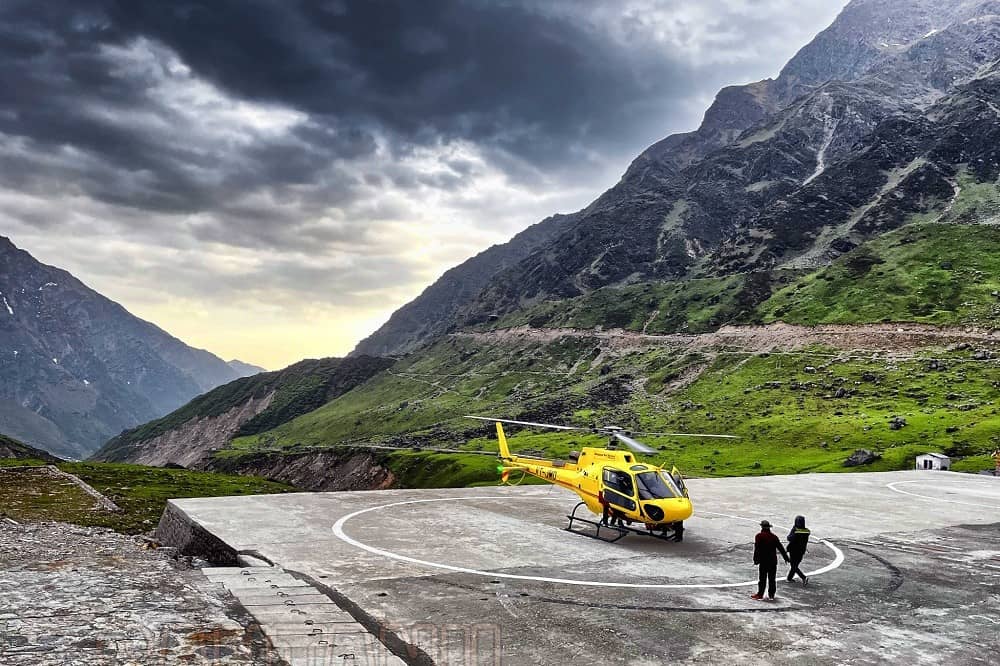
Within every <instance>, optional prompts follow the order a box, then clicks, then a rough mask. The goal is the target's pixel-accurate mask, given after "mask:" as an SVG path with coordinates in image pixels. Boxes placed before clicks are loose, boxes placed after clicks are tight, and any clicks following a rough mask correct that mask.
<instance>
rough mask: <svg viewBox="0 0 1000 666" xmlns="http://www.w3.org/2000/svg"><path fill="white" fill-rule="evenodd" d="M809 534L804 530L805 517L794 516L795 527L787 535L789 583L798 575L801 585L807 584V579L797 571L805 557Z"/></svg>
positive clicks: (799, 570)
mask: <svg viewBox="0 0 1000 666" xmlns="http://www.w3.org/2000/svg"><path fill="white" fill-rule="evenodd" d="M809 534H810V532H809V530H808V529H806V518H805V516H795V527H793V528H792V531H791V532H789V533H788V558H789V560H790V561H789V563H788V564H789V569H788V582H789V583H791V582H792V581H793V580H795V576H796V575H798V576H799V577H800V578H802V584H803V585H808V584H809V578H807V577H806V575H805V574H804V573H802V570H801V569H799V565H800V564H801V563H802V558H803V557H805V554H806V548H807V547H808V545H809Z"/></svg>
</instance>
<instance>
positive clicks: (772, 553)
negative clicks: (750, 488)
mask: <svg viewBox="0 0 1000 666" xmlns="http://www.w3.org/2000/svg"><path fill="white" fill-rule="evenodd" d="M778 553H781V557H782V559H784V560H785V562H787V561H788V553H787V552H785V547H784V546H783V545H781V539H779V538H778V537H777V536H775V535H774V534H773V533H772V532H771V523H769V522H768V521H766V520H762V521H760V533H759V534H758V535H757V536H756V537H755V538H754V542H753V563H754V564H756V565H757V566H758V567H759V569H760V575H759V577H758V579H757V594H752V595H750V598H751V599H763V598H764V586H765V585H766V586H767V596H768V598H769V599H771V600H772V601H773V600H774V592H775V589H776V587H777V583H776V581H775V576H776V575H777V573H778Z"/></svg>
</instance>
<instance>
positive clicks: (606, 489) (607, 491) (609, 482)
mask: <svg viewBox="0 0 1000 666" xmlns="http://www.w3.org/2000/svg"><path fill="white" fill-rule="evenodd" d="M601 481H602V482H603V483H602V484H601V486H602V488H601V490H602V491H603V493H604V499H605V500H606V501H607V503H608V504H610V505H611V506H617V507H621V508H623V509H626V510H628V511H635V507H636V504H635V500H633V499H632V498H633V497H634V496H635V484H633V483H632V475H631V474H629V473H628V472H623V471H621V470H617V469H612V468H610V467H605V468H604V473H603V474H602V475H601Z"/></svg>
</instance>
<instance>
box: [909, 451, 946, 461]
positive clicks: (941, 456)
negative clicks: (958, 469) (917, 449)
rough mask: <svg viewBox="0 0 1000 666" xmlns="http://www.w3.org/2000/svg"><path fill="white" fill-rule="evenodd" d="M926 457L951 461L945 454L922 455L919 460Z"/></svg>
mask: <svg viewBox="0 0 1000 666" xmlns="http://www.w3.org/2000/svg"><path fill="white" fill-rule="evenodd" d="M924 456H931V457H932V458H941V459H942V460H951V458H949V457H948V456H946V455H944V454H943V453H921V454H920V455H919V456H917V457H918V458H923V457H924Z"/></svg>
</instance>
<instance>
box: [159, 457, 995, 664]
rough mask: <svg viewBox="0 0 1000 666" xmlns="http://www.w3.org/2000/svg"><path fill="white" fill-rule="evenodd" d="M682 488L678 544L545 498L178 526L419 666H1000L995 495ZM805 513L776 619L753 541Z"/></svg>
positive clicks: (266, 504)
mask: <svg viewBox="0 0 1000 666" xmlns="http://www.w3.org/2000/svg"><path fill="white" fill-rule="evenodd" d="M689 485H690V488H691V496H692V499H693V500H694V503H695V516H694V517H693V518H692V519H691V520H690V521H688V523H687V532H686V534H685V540H684V542H683V543H680V544H675V543H667V542H663V541H659V540H655V539H649V538H646V537H641V536H629V537H626V538H625V539H623V540H622V541H619V542H618V543H615V544H607V543H602V542H599V541H595V540H593V539H588V538H586V537H583V536H579V535H574V534H571V533H567V532H566V531H564V530H563V528H564V527H565V526H566V522H567V521H566V513H567V512H568V511H569V510H571V509H572V507H573V505H574V504H575V497H576V496H575V495H572V494H570V493H568V492H566V491H563V490H560V489H558V488H554V487H550V486H531V487H519V488H475V489H461V490H433V491H405V490H397V491H378V492H352V493H316V494H296V495H274V496H259V497H230V498H220V499H204V500H203V499H189V500H176V501H174V502H172V506H171V508H170V509H169V511H172V512H173V513H174V514H176V516H181V517H182V518H183V519H184V520H189V521H190V522H191V523H193V524H196V525H199V526H201V527H202V528H204V529H205V530H207V531H208V532H209V533H211V534H212V535H214V536H215V537H218V538H219V539H221V540H222V541H223V542H225V544H227V545H228V546H229V547H231V548H233V549H234V550H237V551H257V552H258V553H259V554H261V555H262V556H264V557H266V558H267V559H269V560H271V561H273V562H274V563H275V564H276V565H279V566H280V567H281V568H283V569H284V570H285V571H287V572H291V573H293V574H302V575H303V578H304V579H305V580H311V581H313V582H314V583H316V584H317V585H318V586H320V587H328V588H332V589H331V590H329V591H330V592H331V594H332V595H333V596H334V597H336V599H337V600H338V601H339V602H340V603H341V605H342V606H344V607H346V608H349V609H352V610H353V611H354V612H355V615H358V614H360V615H363V616H365V617H369V618H372V619H374V620H376V621H377V622H378V624H379V627H380V630H381V631H382V632H383V633H384V634H386V635H391V636H392V638H393V640H396V642H397V644H398V642H399V640H400V639H401V640H402V642H403V643H406V644H409V645H412V646H415V647H416V648H419V650H420V651H422V652H414V653H413V654H412V655H410V656H406V655H404V661H409V662H410V663H420V660H423V661H422V663H427V660H428V658H430V659H431V660H433V661H434V662H436V663H442V664H444V663H447V664H491V665H492V664H500V663H502V664H559V663H569V662H574V661H580V662H581V663H582V662H584V661H586V662H588V663H594V664H635V665H645V664H661V663H672V662H676V661H681V660H684V661H694V662H704V663H792V662H795V663H803V662H804V663H831V664H833V663H873V664H874V663H885V662H887V661H891V662H899V663H910V664H919V663H928V664H931V663H940V662H942V661H944V660H948V661H949V662H951V663H1000V648H998V645H997V640H996V637H997V635H998V633H1000V479H994V478H991V477H980V476H972V475H961V474H952V473H947V472H892V473H875V474H835V475H819V474H805V475H799V476H781V477H757V478H738V479H702V480H698V479H695V480H692V481H691V482H690V484H689ZM800 513H801V514H804V515H805V516H806V517H807V520H808V523H809V526H810V527H811V528H812V530H813V543H812V545H811V547H810V550H809V553H808V554H807V558H806V561H805V563H804V564H805V566H804V567H803V568H804V569H805V570H806V572H807V573H810V572H811V575H812V577H811V580H810V584H809V586H808V587H802V586H801V585H800V584H797V583H796V584H788V583H785V582H784V581H783V580H782V581H781V582H780V583H779V588H778V600H777V601H776V602H774V603H768V602H757V601H753V600H751V599H750V598H749V595H750V594H751V592H753V591H754V587H755V578H756V571H755V569H754V567H753V566H752V562H751V552H752V546H751V542H752V539H753V535H754V534H755V533H756V531H757V529H758V528H757V523H758V522H759V521H760V520H761V519H762V518H767V519H769V520H770V521H771V522H772V523H774V524H775V525H777V526H778V527H776V529H775V531H776V532H778V533H779V535H781V536H784V534H785V533H786V532H787V526H788V525H789V524H790V523H791V522H792V519H793V517H794V516H795V515H796V514H800ZM783 574H784V568H783V566H782V567H779V576H782V575H783ZM250 610H251V611H252V610H253V609H252V608H251V609H250ZM398 652H399V651H398V649H397V653H398ZM414 655H415V656H414Z"/></svg>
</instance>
